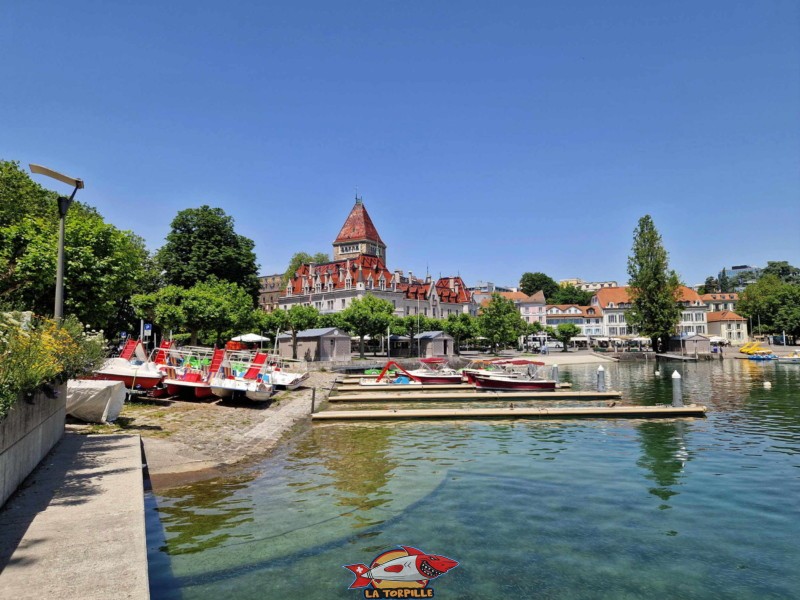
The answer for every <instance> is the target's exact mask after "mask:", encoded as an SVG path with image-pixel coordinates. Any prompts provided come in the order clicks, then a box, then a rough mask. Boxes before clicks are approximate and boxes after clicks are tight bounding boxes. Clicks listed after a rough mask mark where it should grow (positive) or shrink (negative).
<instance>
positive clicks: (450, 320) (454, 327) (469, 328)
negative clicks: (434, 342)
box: [442, 313, 475, 354]
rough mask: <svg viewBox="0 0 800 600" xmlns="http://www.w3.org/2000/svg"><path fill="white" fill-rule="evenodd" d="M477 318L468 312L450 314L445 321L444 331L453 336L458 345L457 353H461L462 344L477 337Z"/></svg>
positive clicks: (455, 343)
mask: <svg viewBox="0 0 800 600" xmlns="http://www.w3.org/2000/svg"><path fill="white" fill-rule="evenodd" d="M474 321H475V320H474V319H473V318H472V317H471V316H469V315H468V314H466V313H460V314H458V315H453V314H450V315H448V316H447V319H446V320H445V321H444V323H443V325H442V327H443V329H444V331H445V332H446V333H447V334H448V335H451V336H453V343H454V345H455V347H456V353H457V354H460V351H459V348H460V347H461V344H462V343H463V342H464V341H466V340H468V339H470V338H472V337H475V322H474Z"/></svg>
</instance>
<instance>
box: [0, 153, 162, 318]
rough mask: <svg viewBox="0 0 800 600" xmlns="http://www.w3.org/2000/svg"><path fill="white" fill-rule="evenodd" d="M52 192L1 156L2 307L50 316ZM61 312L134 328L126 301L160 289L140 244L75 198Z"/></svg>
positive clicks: (54, 243)
mask: <svg viewBox="0 0 800 600" xmlns="http://www.w3.org/2000/svg"><path fill="white" fill-rule="evenodd" d="M57 196H58V195H57V194H56V193H55V192H51V191H48V190H46V189H44V188H43V187H41V186H39V185H38V184H36V183H35V182H33V181H32V180H31V179H30V177H29V176H28V175H27V173H25V171H23V170H22V169H21V168H20V167H19V165H18V164H17V163H14V162H8V161H0V304H2V305H3V306H5V307H6V308H10V309H20V310H32V311H34V312H36V313H37V314H41V315H46V314H52V311H53V299H54V296H55V273H56V260H57V242H58V233H57V227H58V210H57V203H56V198H57ZM64 258H65V266H66V268H65V273H64V310H65V313H67V314H74V315H75V316H76V317H77V318H78V319H79V320H80V321H82V322H83V323H85V324H87V325H90V326H91V327H93V328H94V329H104V330H106V331H109V332H114V331H118V330H119V329H123V328H124V329H128V328H130V326H131V325H133V318H134V316H133V310H132V308H131V305H130V298H131V296H132V295H133V294H134V293H136V292H141V291H145V292H147V291H149V290H151V289H156V287H157V286H158V275H157V270H156V269H155V268H154V265H153V262H152V260H151V258H150V256H149V254H148V252H147V250H146V248H145V245H144V241H143V240H142V239H141V238H140V237H138V236H136V235H134V234H133V233H131V232H129V231H121V230H119V229H117V228H116V227H114V226H113V225H110V224H108V223H106V222H105V221H104V220H103V218H102V217H101V216H100V214H99V213H98V212H97V211H96V210H95V209H93V208H91V207H89V206H87V205H85V204H82V203H81V202H74V203H73V204H72V206H71V207H70V210H69V213H68V215H67V220H66V232H65V240H64Z"/></svg>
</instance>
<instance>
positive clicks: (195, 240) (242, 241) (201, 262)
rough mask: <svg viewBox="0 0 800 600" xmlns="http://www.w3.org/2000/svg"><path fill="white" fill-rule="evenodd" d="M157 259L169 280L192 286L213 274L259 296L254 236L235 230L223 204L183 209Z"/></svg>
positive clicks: (166, 278)
mask: <svg viewBox="0 0 800 600" xmlns="http://www.w3.org/2000/svg"><path fill="white" fill-rule="evenodd" d="M171 227H172V228H171V231H170V232H169V234H168V235H167V241H166V243H165V244H164V245H163V246H162V247H161V248H160V249H159V250H158V252H157V253H156V261H157V262H158V264H159V266H160V267H161V269H162V270H163V272H164V279H165V281H166V283H167V284H171V285H179V286H181V287H184V288H191V287H193V286H194V285H195V284H197V283H198V282H201V281H206V280H208V279H209V278H210V277H216V278H217V279H218V280H220V281H229V282H231V283H235V284H237V285H239V286H240V287H242V288H244V289H245V290H246V291H247V293H248V294H250V296H251V297H252V298H253V302H254V303H255V302H256V300H257V299H258V292H259V283H258V265H257V263H256V255H255V252H254V251H253V248H254V243H253V240H251V239H249V238H246V237H244V236H243V235H239V234H237V233H236V231H235V230H234V223H233V218H232V217H230V216H228V215H226V214H225V211H224V210H222V209H221V208H211V207H210V206H207V205H203V206H201V207H200V208H187V209H186V210H182V211H180V212H179V213H178V214H177V216H176V217H175V218H174V219H173V220H172V224H171Z"/></svg>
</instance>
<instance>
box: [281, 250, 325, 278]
mask: <svg viewBox="0 0 800 600" xmlns="http://www.w3.org/2000/svg"><path fill="white" fill-rule="evenodd" d="M330 261H331V259H330V257H329V256H328V255H327V254H325V253H324V252H317V253H316V254H309V253H308V252H295V253H294V255H292V258H291V260H290V261H289V266H288V267H286V272H285V273H284V274H283V285H286V282H287V281H289V280H290V279H291V278H292V277H294V274H295V273H296V272H297V269H299V268H300V265H307V264H310V263H314V264H315V265H321V264H323V263H327V262H330Z"/></svg>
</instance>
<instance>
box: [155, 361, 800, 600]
mask: <svg viewBox="0 0 800 600" xmlns="http://www.w3.org/2000/svg"><path fill="white" fill-rule="evenodd" d="M654 368H655V367H654V365H653V363H649V364H634V365H629V364H618V365H611V366H610V367H608V371H607V376H608V384H609V388H610V389H619V390H621V391H622V392H623V397H624V398H625V401H631V402H636V403H640V404H655V403H667V402H669V401H670V400H671V378H670V375H671V374H672V371H673V370H678V371H679V372H680V373H682V375H683V380H682V381H683V386H684V397H685V400H686V401H687V402H700V403H703V404H707V405H708V406H709V414H708V417H707V418H705V419H680V420H673V419H659V420H652V421H645V420H607V419H599V420H580V421H578V420H565V421H494V422H491V421H455V422H401V423H380V424H325V425H314V426H313V427H311V428H310V430H309V431H307V432H306V433H305V434H302V435H300V436H298V437H297V438H296V439H294V440H293V441H292V442H291V443H290V444H288V445H286V446H285V447H283V448H282V449H281V450H280V451H279V452H278V453H276V454H275V455H274V456H272V457H271V458H270V459H269V460H267V461H265V462H263V463H262V464H260V465H259V466H258V467H257V468H256V469H252V470H250V471H247V472H245V473H242V474H240V475H239V476H237V477H234V478H229V479H225V480H215V481H211V482H204V483H200V484H196V485H193V486H187V487H183V488H177V489H175V490H170V491H169V492H166V493H162V494H160V495H156V496H150V497H149V498H148V544H149V550H150V556H149V558H150V578H151V588H152V595H153V598H237V599H238V598H260V599H269V598H290V597H301V598H309V599H316V598H363V597H364V594H363V592H362V591H360V590H348V589H347V588H348V586H349V585H350V583H351V582H352V580H353V576H352V575H351V574H350V572H348V571H346V570H345V569H343V568H342V566H343V565H346V564H353V563H366V564H369V563H370V561H371V560H372V559H373V558H375V557H376V556H377V555H378V554H380V553H382V552H384V551H386V550H390V549H392V548H394V547H396V546H398V545H406V546H415V547H418V548H420V549H422V550H423V551H424V552H427V553H432V554H441V555H444V556H448V557H450V558H453V559H455V560H457V561H459V563H460V564H459V566H458V567H457V568H455V569H454V570H452V571H450V572H449V573H446V574H445V575H443V576H441V577H440V578H438V579H436V580H434V581H432V583H431V585H432V587H433V588H434V589H435V592H436V596H437V597H439V598H487V599H490V598H501V597H514V598H614V599H616V598H726V599H730V598H759V599H760V598H796V597H798V595H800V592H798V590H800V574H798V568H797V565H798V564H800V518H799V517H800V501H799V499H800V468H799V467H800V367H798V366H796V365H782V366H778V365H772V364H752V363H750V362H749V361H740V360H725V361H722V362H719V361H714V362H706V363H698V364H679V363H662V365H661V369H662V370H661V373H660V375H659V376H656V375H655V374H654ZM595 372H596V367H594V366H574V367H571V368H563V369H562V379H564V380H567V381H571V382H573V384H574V386H575V389H587V388H592V387H593V385H594V380H595V377H596V373H595ZM764 381H769V382H771V384H772V387H771V389H765V388H764V386H763V383H764ZM539 402H543V401H539ZM515 404H516V401H515Z"/></svg>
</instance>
